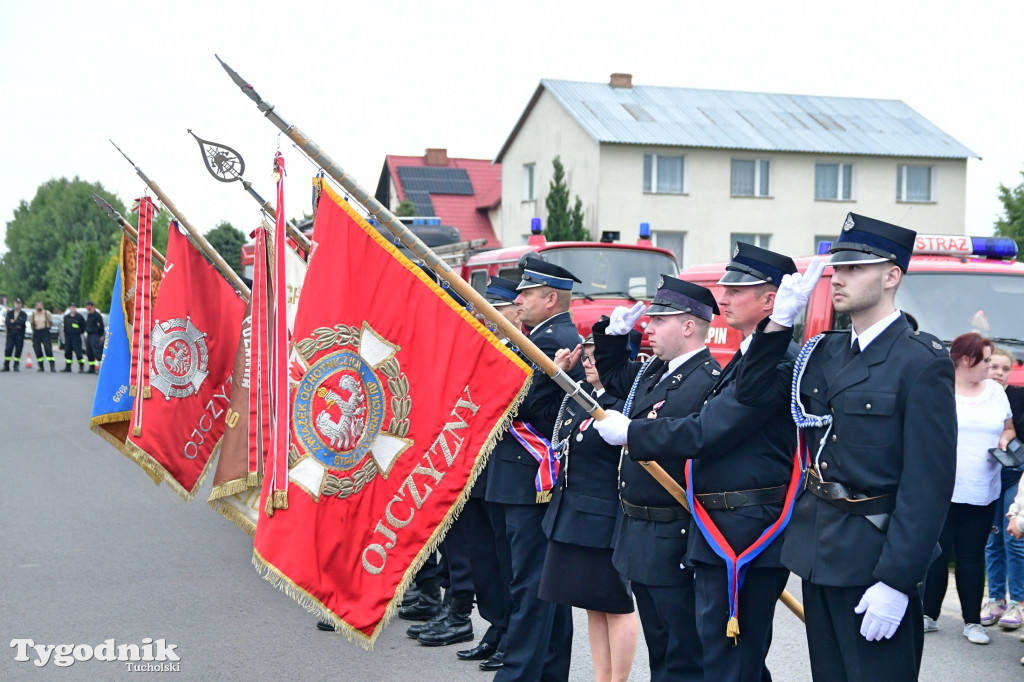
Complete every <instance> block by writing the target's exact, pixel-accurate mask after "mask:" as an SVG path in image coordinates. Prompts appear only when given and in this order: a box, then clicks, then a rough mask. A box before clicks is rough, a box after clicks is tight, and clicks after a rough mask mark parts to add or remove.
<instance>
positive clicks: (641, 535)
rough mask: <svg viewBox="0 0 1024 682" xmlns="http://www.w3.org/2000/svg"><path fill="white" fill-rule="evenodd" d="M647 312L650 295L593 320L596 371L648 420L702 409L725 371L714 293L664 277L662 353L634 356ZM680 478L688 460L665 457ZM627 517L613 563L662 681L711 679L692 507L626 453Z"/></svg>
mask: <svg viewBox="0 0 1024 682" xmlns="http://www.w3.org/2000/svg"><path fill="white" fill-rule="evenodd" d="M644 312H645V306H644V305H643V303H637V304H636V305H635V306H633V308H632V309H629V308H625V307H619V308H616V309H615V310H614V311H613V312H612V316H611V320H610V321H608V322H598V323H597V324H595V325H594V341H595V349H594V355H595V358H596V361H597V373H598V374H599V375H600V376H601V377H602V381H603V383H604V385H605V387H606V388H607V390H608V393H609V394H611V395H613V396H616V397H618V398H620V399H622V400H624V401H625V404H624V405H623V407H622V412H624V413H625V414H628V415H630V416H632V417H635V418H637V419H641V420H647V421H650V420H663V419H668V418H672V417H685V416H687V415H690V414H693V413H694V412H696V411H697V410H699V409H700V407H701V404H702V403H703V401H704V397H705V396H706V395H707V393H708V391H709V390H710V389H711V387H712V386H713V385H714V383H715V381H716V380H717V379H718V377H719V376H720V375H721V367H720V366H719V364H718V362H717V361H716V360H715V359H714V358H713V357H711V351H709V350H708V348H707V346H706V345H705V343H704V341H705V339H706V338H707V333H708V328H709V326H710V322H711V319H712V317H713V316H714V315H716V314H718V312H719V310H718V305H717V304H716V303H715V298H714V296H713V295H712V293H711V292H710V291H709V290H708V289H706V288H704V287H702V286H700V285H697V284H693V283H691V282H686V281H683V280H680V279H676V278H675V277H669V276H667V275H664V276H662V278H661V282H660V283H659V286H658V290H657V292H656V293H655V295H654V300H653V302H652V303H651V307H650V310H648V311H646V312H648V314H649V315H650V316H651V321H650V322H649V323H648V325H647V329H646V334H647V337H648V338H649V339H650V343H651V349H652V351H653V352H654V355H655V357H654V358H652V359H651V360H650V361H648V362H647V363H640V362H630V361H629V360H628V354H627V346H628V338H629V337H628V336H627V335H628V334H629V332H630V331H631V330H632V329H633V327H634V325H635V324H636V322H637V321H638V320H639V319H640V316H641V315H643V314H644ZM665 470H666V471H667V473H668V474H669V475H670V476H672V477H673V478H675V479H676V480H681V479H682V478H683V462H682V461H681V460H680V461H673V462H667V463H666V464H665ZM616 489H617V490H618V496H619V506H621V509H622V512H623V514H624V516H623V517H622V522H621V525H620V527H619V529H618V533H617V536H616V539H615V552H614V554H613V556H612V562H613V564H614V565H615V568H616V569H618V570H619V572H621V573H622V574H623V575H625V576H626V577H627V578H628V579H629V580H630V582H631V585H632V588H633V594H634V596H635V597H636V603H637V608H638V610H639V612H640V622H641V624H642V626H643V631H644V640H645V641H646V642H647V652H648V657H649V659H650V666H651V679H652V680H654V681H665V682H668V681H670V680H671V681H678V680H681V681H687V682H688V681H690V680H694V681H700V680H704V679H705V678H704V667H703V660H702V655H701V642H700V639H699V636H698V630H697V617H696V611H695V593H694V581H693V571H692V570H691V569H689V568H687V567H685V566H683V564H682V562H683V557H684V556H685V554H686V548H687V542H688V538H689V535H690V531H689V528H690V522H691V519H690V514H689V512H688V511H687V510H686V509H684V508H683V507H682V506H680V504H679V503H678V502H677V501H676V500H675V499H674V498H673V497H672V496H671V494H670V493H669V492H668V491H667V490H665V489H664V488H663V487H662V486H661V484H659V483H658V482H657V481H656V480H655V479H654V478H653V477H652V476H651V475H650V474H649V473H648V472H647V471H645V470H644V467H643V466H641V465H640V464H637V463H636V462H634V461H632V460H630V459H629V458H628V457H624V456H623V457H622V458H621V462H620V464H619V475H618V482H617V485H616Z"/></svg>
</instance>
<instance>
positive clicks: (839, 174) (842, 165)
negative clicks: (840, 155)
mask: <svg viewBox="0 0 1024 682" xmlns="http://www.w3.org/2000/svg"><path fill="white" fill-rule="evenodd" d="M818 166H838V169H837V171H836V196H835V198H834V199H833V198H831V197H819V196H818ZM847 167H849V169H850V196H848V197H844V196H843V180H844V179H845V177H844V175H843V174H844V173H845V172H846V171H845V169H846V168H847ZM856 182H857V170H856V164H854V163H852V162H851V163H846V162H844V161H817V162H815V164H814V200H815V201H856V200H857V187H856Z"/></svg>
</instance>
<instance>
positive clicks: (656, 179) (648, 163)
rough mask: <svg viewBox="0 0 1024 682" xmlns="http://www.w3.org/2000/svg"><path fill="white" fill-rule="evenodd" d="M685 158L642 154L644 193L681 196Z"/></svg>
mask: <svg viewBox="0 0 1024 682" xmlns="http://www.w3.org/2000/svg"><path fill="white" fill-rule="evenodd" d="M684 159H685V157H683V156H664V155H662V154H644V192H645V193H648V194H683V193H684V190H683V169H684V167H685V161H684Z"/></svg>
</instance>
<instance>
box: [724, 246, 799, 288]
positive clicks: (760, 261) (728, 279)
mask: <svg viewBox="0 0 1024 682" xmlns="http://www.w3.org/2000/svg"><path fill="white" fill-rule="evenodd" d="M795 272H796V263H794V262H793V259H792V258H790V257H789V256H783V255H782V254H781V253H775V252H774V251H769V250H768V249H762V248H761V247H759V246H754V245H753V244H747V243H745V242H736V248H735V249H733V252H732V260H731V261H730V262H729V264H728V265H727V266H725V274H724V275H722V279H720V280H718V283H719V284H731V285H733V286H749V285H754V284H774V285H775V286H779V284H781V283H782V278H783V277H784V276H785V275H792V274H793V273H795Z"/></svg>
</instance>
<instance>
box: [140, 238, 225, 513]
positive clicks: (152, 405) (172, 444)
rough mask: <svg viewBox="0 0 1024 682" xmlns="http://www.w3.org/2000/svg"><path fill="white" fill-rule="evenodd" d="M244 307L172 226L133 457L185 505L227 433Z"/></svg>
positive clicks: (213, 270)
mask: <svg viewBox="0 0 1024 682" xmlns="http://www.w3.org/2000/svg"><path fill="white" fill-rule="evenodd" d="M244 311H245V302H244V301H243V300H242V299H241V298H240V297H239V295H238V294H237V293H236V292H235V290H234V289H233V288H232V287H231V285H230V284H228V283H227V281H226V280H225V279H224V278H223V277H221V275H220V274H219V273H218V272H217V271H216V270H215V269H214V267H213V266H212V265H210V264H209V263H207V262H206V260H204V259H203V256H202V255H201V254H200V253H199V251H198V250H196V249H195V248H193V247H192V245H191V244H189V243H188V240H186V239H185V237H184V235H182V234H181V232H180V231H179V230H178V229H175V227H174V226H173V225H172V227H171V230H170V236H169V237H168V240H167V259H166V262H165V264H164V275H163V281H162V282H161V284H160V297H159V298H158V299H157V302H156V305H155V306H154V307H153V311H152V316H153V326H152V329H151V330H150V364H151V366H150V370H149V377H148V383H149V387H150V389H151V393H150V395H149V396H148V397H139V396H137V397H136V398H135V405H134V407H133V409H132V422H131V423H132V427H133V429H134V428H136V427H137V426H138V428H140V429H141V434H140V435H135V434H134V433H131V434H129V436H128V440H127V447H128V450H129V456H130V457H132V459H134V460H135V461H137V462H139V463H140V464H144V465H146V466H149V467H151V468H152V469H154V470H155V471H156V472H157V473H158V474H159V475H160V477H161V478H162V479H163V480H164V481H165V482H166V483H167V484H168V486H169V487H170V488H171V489H172V490H173V491H174V492H175V493H176V494H177V495H178V497H180V498H182V499H183V500H185V501H186V502H187V501H189V500H191V499H192V497H193V495H195V492H196V490H198V488H199V486H200V484H201V483H202V479H203V476H204V475H205V473H206V470H207V467H208V466H209V463H210V462H211V461H212V459H213V457H214V456H215V455H216V450H217V448H218V447H219V444H220V440H221V436H223V434H224V422H225V418H226V413H227V408H228V402H229V400H230V396H231V370H232V367H233V364H234V363H233V361H234V356H235V348H236V342H237V341H238V330H239V328H240V326H241V324H242V316H243V314H244Z"/></svg>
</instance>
